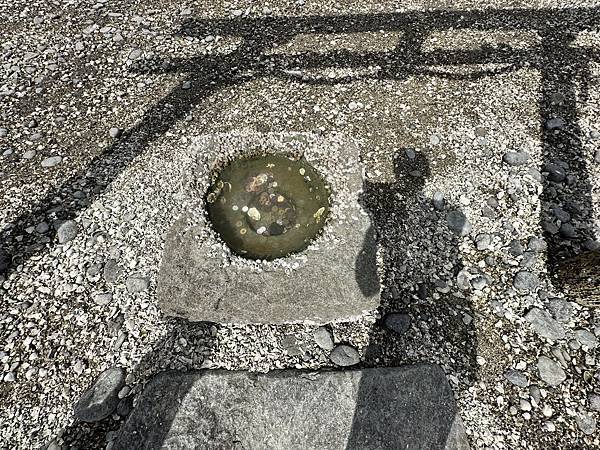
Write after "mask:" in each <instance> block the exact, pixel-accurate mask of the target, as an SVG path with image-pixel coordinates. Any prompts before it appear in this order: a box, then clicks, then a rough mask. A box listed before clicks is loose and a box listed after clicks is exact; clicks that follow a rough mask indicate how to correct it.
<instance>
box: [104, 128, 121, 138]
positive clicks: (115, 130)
mask: <svg viewBox="0 0 600 450" xmlns="http://www.w3.org/2000/svg"><path fill="white" fill-rule="evenodd" d="M108 134H109V136H110V137H111V138H113V139H114V138H118V137H120V136H121V135H122V134H123V129H122V128H111V129H110V130H109V131H108Z"/></svg>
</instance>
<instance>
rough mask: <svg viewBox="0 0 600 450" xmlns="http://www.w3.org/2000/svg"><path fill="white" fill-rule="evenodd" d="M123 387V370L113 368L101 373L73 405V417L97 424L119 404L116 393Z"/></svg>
mask: <svg viewBox="0 0 600 450" xmlns="http://www.w3.org/2000/svg"><path fill="white" fill-rule="evenodd" d="M124 385H125V370H124V369H122V368H120V367H113V368H111V369H108V370H105V371H104V372H102V373H101V374H100V375H99V376H98V379H97V380H96V381H95V382H94V384H93V385H92V386H91V387H90V388H89V389H88V390H87V391H85V392H84V393H83V395H82V396H81V398H80V399H79V401H78V402H77V404H76V405H75V411H74V413H75V417H77V418H78V419H79V420H82V421H84V422H97V421H99V420H102V419H105V418H106V417H108V416H109V415H111V414H112V413H113V411H114V410H115V408H116V407H117V404H118V403H119V397H118V393H119V391H120V390H121V388H122V387H123V386H124Z"/></svg>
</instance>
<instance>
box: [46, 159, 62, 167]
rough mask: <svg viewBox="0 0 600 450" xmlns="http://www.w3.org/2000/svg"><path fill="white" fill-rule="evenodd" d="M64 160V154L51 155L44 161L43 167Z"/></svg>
mask: <svg viewBox="0 0 600 450" xmlns="http://www.w3.org/2000/svg"><path fill="white" fill-rule="evenodd" d="M61 162H62V156H50V157H49V158H46V159H44V160H43V161H42V167H46V168H47V167H54V166H56V165H58V164H60V163H61Z"/></svg>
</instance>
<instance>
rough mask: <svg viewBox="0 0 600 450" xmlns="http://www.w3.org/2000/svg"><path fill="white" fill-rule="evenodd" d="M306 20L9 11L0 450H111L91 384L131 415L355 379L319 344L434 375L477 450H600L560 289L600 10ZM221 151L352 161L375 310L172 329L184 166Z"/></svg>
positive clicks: (286, 9) (193, 11) (309, 13)
mask: <svg viewBox="0 0 600 450" xmlns="http://www.w3.org/2000/svg"><path fill="white" fill-rule="evenodd" d="M212 3H214V4H212ZM319 3H323V2H317V1H306V2H305V1H302V0H299V1H296V2H289V3H287V2H279V1H271V2H269V3H268V4H267V3H265V4H261V5H256V4H251V3H250V2H235V3H230V2H211V6H210V7H207V6H206V4H205V3H201V2H187V3H185V4H180V3H175V2H170V1H165V0H162V1H161V0H155V1H153V2H146V1H137V2H125V1H106V0H105V1H98V2H97V3H95V2H94V1H77V0H67V1H60V2H59V1H48V2H40V1H38V0H33V1H31V0H30V1H28V2H22V1H7V0H0V11H1V12H0V21H1V22H2V23H3V25H4V26H3V27H2V29H1V30H0V46H1V49H0V61H1V63H2V64H1V68H0V74H1V77H0V105H1V108H0V155H1V156H0V161H1V165H0V180H1V186H2V189H1V190H0V211H1V212H0V230H2V231H1V236H2V240H1V242H2V253H0V266H1V267H0V269H2V270H0V273H3V274H2V275H0V285H1V287H0V401H1V403H2V405H3V408H2V409H1V410H0V423H2V424H3V426H2V427H1V429H0V444H1V445H3V446H4V448H11V449H12V448H38V447H39V446H41V445H44V444H46V443H48V442H49V441H50V440H51V439H53V438H54V437H55V436H57V435H61V434H62V436H63V438H62V439H63V441H65V442H66V443H67V444H69V443H70V444H71V445H72V446H74V447H80V448H93V447H98V448H104V446H105V439H106V440H108V441H110V439H111V436H112V434H111V433H110V432H109V431H110V430H113V429H115V428H116V427H117V426H118V423H119V420H118V416H114V417H113V418H109V419H108V422H107V421H104V422H101V423H100V424H99V425H98V426H96V427H81V426H77V425H74V418H73V413H72V411H73V405H74V404H75V403H76V402H77V400H78V399H79V398H80V397H81V394H82V393H83V391H84V390H85V389H86V388H87V387H88V386H89V385H90V384H91V383H92V382H93V380H94V379H95V378H96V377H97V376H98V374H99V373H100V372H102V371H103V370H104V369H106V368H109V367H114V366H121V367H123V368H125V369H126V370H127V376H126V378H125V383H126V385H125V388H124V390H122V391H121V392H120V393H119V394H120V396H121V397H124V398H125V399H132V398H134V397H135V394H136V393H137V392H139V391H140V389H141V388H142V386H143V383H144V381H146V380H147V379H148V377H149V376H150V375H152V374H153V373H156V372H157V371H159V370H161V369H163V368H166V367H172V368H178V369H189V368H198V367H206V368H226V369H248V370H253V371H268V370H272V369H276V368H290V367H297V368H306V369H317V368H324V367H333V366H334V362H332V359H333V361H335V362H336V363H337V364H339V365H345V364H346V363H353V362H355V361H352V358H353V357H355V356H356V355H354V354H353V353H352V351H345V352H341V353H342V355H341V356H342V357H340V352H336V353H334V354H332V355H331V358H330V349H331V345H330V340H329V333H330V334H331V336H332V337H333V340H334V342H335V343H336V344H339V343H342V344H347V345H350V346H352V347H354V348H356V349H357V350H358V352H359V356H360V357H361V362H360V364H362V365H365V366H368V365H384V364H402V363H411V362H417V361H432V362H437V363H439V364H440V365H441V366H442V367H443V368H444V370H445V371H446V374H447V376H448V378H449V380H450V382H451V385H452V387H453V389H454V392H455V394H456V397H457V402H458V405H459V408H460V412H461V416H462V418H463V421H464V424H465V428H466V431H467V434H468V436H469V440H470V442H471V445H472V447H473V448H498V449H503V448H507V449H508V448H510V449H512V448H533V449H537V448H600V438H599V437H598V435H599V433H598V432H597V430H596V428H597V425H596V422H597V420H598V419H599V418H600V413H599V411H598V410H599V409H600V405H599V403H600V399H599V398H598V395H600V388H599V384H600V363H599V362H598V357H599V355H598V336H599V335H600V311H598V310H597V309H593V308H589V307H585V306H581V305H579V304H577V303H575V302H573V301H572V299H570V298H568V297H565V295H564V293H563V292H561V283H560V280H559V279H558V278H556V276H555V268H556V265H557V264H558V263H559V262H560V260H561V259H562V258H564V257H566V256H569V255H572V254H577V253H579V252H581V251H583V250H587V249H593V248H596V247H597V246H598V245H599V244H598V242H597V241H596V240H595V239H596V238H597V237H598V236H599V235H600V233H599V230H600V198H599V196H600V176H599V175H600V25H598V24H599V23H600V8H599V7H598V6H597V2H592V1H590V2H585V1H577V2H545V1H539V2H531V3H529V4H525V3H521V2H511V3H510V4H511V9H507V10H503V9H499V8H506V6H505V5H504V3H505V2H500V1H496V2H485V3H484V2H482V1H471V2H466V1H462V0H461V1H453V2H449V1H448V2H430V1H422V2H419V1H413V0H411V1H410V2H404V3H402V6H401V7H399V6H398V4H396V3H394V2H386V1H384V2H377V5H373V4H371V2H366V1H364V0H355V1H348V2H343V3H342V2H340V3H328V4H327V5H323V4H319ZM561 3H562V6H561V5H560V4H561ZM549 8H553V9H549ZM444 11H445V12H444ZM232 130H235V131H238V132H290V131H301V132H314V133H318V134H324V135H329V134H333V133H343V134H346V135H348V136H351V137H352V138H353V139H355V140H356V141H357V142H358V144H359V146H360V148H361V149H362V153H363V154H362V157H363V160H364V162H365V164H366V166H367V180H368V181H367V182H366V185H365V204H366V205H367V206H368V209H369V210H370V212H371V214H372V215H373V218H374V221H375V224H376V228H377V232H378V236H379V244H380V257H381V260H382V264H381V268H380V269H381V270H380V272H381V277H382V282H383V292H382V306H381V309H380V310H379V311H373V312H372V313H371V314H366V315H365V316H364V317H362V318H361V319H360V320H354V321H352V322H347V321H339V322H336V323H332V324H330V325H328V327H327V329H326V330H323V329H322V328H319V327H318V326H317V325H314V324H293V325H282V326H274V325H244V326H241V325H236V324H206V323H200V324H187V323H183V322H181V321H177V320H174V319H168V318H165V317H164V316H162V315H161V313H160V311H159V309H158V307H157V304H156V296H155V291H156V276H157V272H158V267H159V263H160V260H161V255H162V248H163V243H164V237H165V233H166V231H167V230H168V229H169V227H170V225H171V224H172V223H173V221H174V220H175V219H176V218H177V216H178V215H179V214H181V213H182V212H183V211H182V210H181V208H182V206H183V205H181V204H180V203H179V202H178V194H179V187H180V184H181V179H182V177H183V176H184V175H183V174H185V169H186V165H185V157H186V149H187V148H188V147H189V146H191V145H192V142H193V140H194V137H196V136H199V135H204V134H210V133H215V132H230V131H232ZM389 313H395V314H394V315H391V316H390V315H389ZM386 314H387V315H386ZM382 317H383V320H380V319H381V318H382ZM328 332H329V333H328ZM347 358H350V361H348V360H347Z"/></svg>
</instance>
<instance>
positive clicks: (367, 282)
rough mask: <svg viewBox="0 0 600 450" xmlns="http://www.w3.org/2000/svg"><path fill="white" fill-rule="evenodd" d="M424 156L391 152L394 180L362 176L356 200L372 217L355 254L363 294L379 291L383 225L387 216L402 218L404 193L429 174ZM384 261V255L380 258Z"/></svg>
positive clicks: (413, 190)
mask: <svg viewBox="0 0 600 450" xmlns="http://www.w3.org/2000/svg"><path fill="white" fill-rule="evenodd" d="M429 174H430V171H429V164H428V162H427V158H426V156H425V155H424V154H423V153H421V152H418V153H417V152H415V151H414V150H412V149H406V150H403V151H401V152H399V153H397V154H395V155H394V159H393V181H390V182H374V181H369V180H368V179H367V178H365V182H364V185H363V192H362V194H361V196H360V198H359V202H360V204H361V206H362V207H363V209H364V210H365V211H367V213H368V214H369V216H370V218H371V226H370V227H369V229H368V230H367V232H366V233H365V237H364V240H363V248H362V251H361V252H360V254H359V256H358V257H357V258H356V281H357V283H358V285H359V286H360V289H361V291H362V293H363V295H365V296H372V295H375V294H377V293H378V292H379V290H380V285H379V278H380V274H379V273H378V270H377V267H378V261H377V248H378V243H381V242H383V240H381V239H378V237H381V236H383V233H382V228H383V225H384V222H386V221H387V220H389V219H390V218H391V219H392V220H402V216H403V213H402V212H403V208H404V207H405V201H406V198H407V197H410V196H413V195H415V194H416V193H418V192H420V191H421V189H422V187H423V184H424V182H425V179H426V178H427V177H428V176H429ZM383 263H384V265H385V258H384V261H383Z"/></svg>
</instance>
